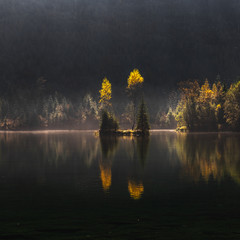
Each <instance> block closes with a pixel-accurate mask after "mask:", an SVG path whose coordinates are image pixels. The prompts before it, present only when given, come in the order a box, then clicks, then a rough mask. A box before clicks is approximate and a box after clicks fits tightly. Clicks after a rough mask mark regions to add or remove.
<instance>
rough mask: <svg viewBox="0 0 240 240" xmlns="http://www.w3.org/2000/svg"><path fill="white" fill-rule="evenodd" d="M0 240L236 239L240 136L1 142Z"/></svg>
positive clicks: (67, 135) (21, 137)
mask: <svg viewBox="0 0 240 240" xmlns="http://www.w3.org/2000/svg"><path fill="white" fill-rule="evenodd" d="M0 239H1V240H3V239H14V240H15V239H60V240H61V239H131V240H132V239H240V135H238V134H229V133H224V134H188V135H187V134H176V133H175V132H153V133H152V134H151V136H150V137H149V138H146V139H142V138H130V137H118V138H102V139H100V138H99V137H97V136H95V135H94V134H93V132H85V133H84V132H49V133H37V132H35V133H0Z"/></svg>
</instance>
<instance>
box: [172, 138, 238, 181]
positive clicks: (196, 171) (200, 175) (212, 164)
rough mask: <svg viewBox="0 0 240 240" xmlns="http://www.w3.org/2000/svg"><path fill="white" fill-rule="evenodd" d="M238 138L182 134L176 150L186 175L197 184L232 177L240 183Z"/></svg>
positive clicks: (177, 141) (177, 140) (177, 139)
mask: <svg viewBox="0 0 240 240" xmlns="http://www.w3.org/2000/svg"><path fill="white" fill-rule="evenodd" d="M239 140H240V139H239V137H237V136H236V135H232V136H231V135H224V134H218V135H217V134H209V135H206V134H202V135H201V134H179V135H177V137H176V151H177V154H178V157H179V159H180V161H181V163H182V165H183V174H186V175H188V176H190V177H191V178H193V179H194V180H195V181H199V180H200V179H203V180H204V181H206V182H207V181H208V180H209V178H210V177H212V178H213V179H215V180H220V179H222V178H224V176H225V175H230V176H231V177H232V178H233V179H235V180H236V181H237V182H240V150H239V143H240V141H239Z"/></svg>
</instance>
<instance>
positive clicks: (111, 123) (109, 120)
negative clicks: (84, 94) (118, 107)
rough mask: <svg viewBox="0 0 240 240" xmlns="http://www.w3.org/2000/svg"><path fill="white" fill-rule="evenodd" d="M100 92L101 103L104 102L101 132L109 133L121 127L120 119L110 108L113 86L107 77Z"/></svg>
mask: <svg viewBox="0 0 240 240" xmlns="http://www.w3.org/2000/svg"><path fill="white" fill-rule="evenodd" d="M99 92H100V100H99V103H101V104H102V106H103V109H102V114H101V123H100V133H108V132H113V131H116V130H117V129H118V128H119V124H118V121H117V119H116V117H115V116H114V114H113V113H112V112H110V111H109V110H108V109H109V107H110V106H112V104H111V103H110V100H111V98H112V86H111V83H110V82H109V81H108V80H107V78H104V79H103V82H102V88H101V90H100V91H99Z"/></svg>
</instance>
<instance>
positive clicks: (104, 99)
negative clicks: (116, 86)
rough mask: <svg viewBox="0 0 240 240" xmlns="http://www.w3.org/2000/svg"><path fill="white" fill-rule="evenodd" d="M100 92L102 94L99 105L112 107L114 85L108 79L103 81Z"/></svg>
mask: <svg viewBox="0 0 240 240" xmlns="http://www.w3.org/2000/svg"><path fill="white" fill-rule="evenodd" d="M99 92H100V100H99V103H103V104H105V105H108V106H110V105H111V103H110V100H111V98H112V85H111V83H110V82H109V81H108V79H107V78H106V77H105V78H104V79H103V82H102V88H101V90H100V91H99Z"/></svg>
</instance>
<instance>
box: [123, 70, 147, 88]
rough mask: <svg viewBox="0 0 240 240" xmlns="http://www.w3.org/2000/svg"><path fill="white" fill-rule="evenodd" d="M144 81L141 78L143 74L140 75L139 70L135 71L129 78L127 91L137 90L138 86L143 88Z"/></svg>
mask: <svg viewBox="0 0 240 240" xmlns="http://www.w3.org/2000/svg"><path fill="white" fill-rule="evenodd" d="M143 81H144V79H143V77H142V76H141V74H140V73H139V70H138V69H134V70H133V71H132V72H131V73H130V75H129V77H128V86H127V89H131V90H133V89H135V88H136V87H138V86H141V84H142V83H143Z"/></svg>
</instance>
